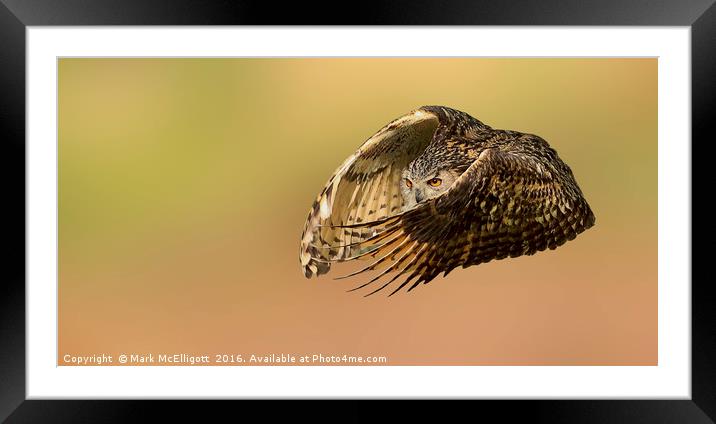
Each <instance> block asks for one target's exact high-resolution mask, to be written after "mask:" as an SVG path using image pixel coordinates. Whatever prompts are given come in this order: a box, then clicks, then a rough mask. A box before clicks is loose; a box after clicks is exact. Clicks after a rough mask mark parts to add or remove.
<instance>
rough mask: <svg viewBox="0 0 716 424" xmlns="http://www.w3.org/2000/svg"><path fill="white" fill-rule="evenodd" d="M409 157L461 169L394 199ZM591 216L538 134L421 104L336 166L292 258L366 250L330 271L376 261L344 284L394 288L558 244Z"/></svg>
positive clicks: (307, 266)
mask: <svg viewBox="0 0 716 424" xmlns="http://www.w3.org/2000/svg"><path fill="white" fill-rule="evenodd" d="M416 158H419V159H418V160H416ZM408 166H411V167H420V166H423V167H425V168H426V169H427V168H434V167H435V166H442V167H449V168H453V169H460V170H461V174H460V175H459V177H458V178H457V179H456V180H455V181H454V182H453V183H452V185H451V186H450V187H449V188H448V189H447V190H445V191H444V192H442V193H441V194H440V195H439V196H437V197H434V198H431V199H429V200H426V201H423V202H420V203H418V204H416V205H412V206H410V207H404V206H405V201H404V199H403V196H401V194H400V190H399V189H398V187H399V185H400V184H401V180H402V177H401V172H402V170H404V169H406V167H408ZM594 222H595V218H594V214H593V213H592V211H591V209H590V207H589V205H588V203H587V201H586V200H585V199H584V196H583V194H582V192H581V190H580V188H579V186H578V185H577V183H576V181H575V178H574V175H573V174H572V171H571V169H570V168H569V167H568V166H567V165H566V164H565V163H564V162H563V161H562V160H561V159H560V158H559V156H558V155H557V152H556V151H555V150H554V149H552V148H551V147H550V146H549V145H548V143H547V142H546V141H545V140H544V139H542V138H541V137H539V136H536V135H533V134H526V133H521V132H517V131H508V130H497V129H493V128H491V127H489V126H487V125H485V124H483V123H482V122H480V121H478V120H476V119H475V118H473V117H471V116H470V115H468V114H466V113H465V112H461V111H458V110H455V109H451V108H447V107H444V106H423V107H421V108H419V109H416V110H414V111H412V112H411V113H409V114H407V115H404V116H402V117H400V118H398V119H396V120H394V121H392V122H390V123H389V124H388V125H386V126H385V127H383V128H382V129H380V130H379V131H378V132H377V133H376V134H374V135H373V136H372V137H370V138H369V139H368V140H367V141H366V142H365V143H364V144H363V145H362V146H361V147H360V148H359V149H358V150H357V151H356V152H355V153H354V154H353V155H351V156H350V157H349V158H348V159H346V160H345V161H344V163H343V164H341V166H339V167H338V169H337V170H336V172H335V173H334V174H333V175H332V176H331V178H330V179H329V180H328V183H327V184H326V186H325V187H324V189H323V190H321V192H320V194H319V195H318V197H317V198H316V200H315V201H314V203H313V206H312V208H311V209H310V210H309V213H308V217H307V220H306V224H305V227H304V230H303V234H302V237H301V244H300V262H301V266H302V269H303V273H304V275H305V276H306V277H307V278H310V277H312V276H314V275H316V276H319V275H322V274H325V273H327V272H329V270H330V268H331V265H332V264H333V263H337V262H346V261H353V260H358V259H364V260H365V259H368V260H370V262H369V263H368V264H367V265H366V266H364V267H363V268H361V269H359V270H358V271H355V272H353V273H351V274H348V275H346V276H343V277H339V278H347V277H353V276H355V275H359V274H362V273H364V272H368V271H372V270H381V272H380V273H379V274H378V275H377V276H375V277H373V278H372V279H371V280H369V281H368V282H366V283H364V284H362V285H360V286H358V287H355V288H354V289H353V290H355V289H360V288H364V287H367V286H371V285H373V284H377V287H376V288H375V289H373V290H372V291H370V292H369V293H368V294H367V295H370V294H373V293H376V292H379V291H381V290H383V289H386V288H388V287H390V286H391V285H394V286H395V287H394V288H392V291H391V293H390V294H391V295H392V294H394V293H396V292H398V291H400V290H401V289H403V288H406V290H407V291H411V290H413V289H414V288H415V287H417V286H418V285H420V283H424V284H426V283H428V282H430V281H432V280H433V279H434V278H435V277H436V276H438V275H439V274H440V273H443V275H444V276H446V275H447V274H448V273H449V272H450V271H452V270H453V269H455V268H457V267H463V268H466V267H468V266H472V265H478V264H481V263H485V262H489V261H491V260H495V259H504V258H507V257H512V258H514V257H518V256H522V255H532V254H534V253H536V252H538V251H543V250H546V249H556V248H557V247H559V246H561V245H562V244H564V243H566V242H567V241H569V240H573V239H574V238H575V237H576V236H577V235H578V234H580V233H581V232H583V231H585V230H586V229H588V228H590V227H592V226H593V225H594ZM391 273H392V274H393V275H392V276H391V275H390V274H391ZM401 278H402V281H400V282H398V281H399V279H401ZM381 279H385V280H387V281H385V282H384V283H382V284H380V283H379V280H381Z"/></svg>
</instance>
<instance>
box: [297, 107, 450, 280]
mask: <svg viewBox="0 0 716 424" xmlns="http://www.w3.org/2000/svg"><path fill="white" fill-rule="evenodd" d="M438 124H439V121H438V117H437V116H436V115H435V114H434V113H431V112H428V111H425V110H422V109H417V110H415V111H413V112H411V113H409V114H407V115H404V116H402V117H400V118H398V119H396V120H394V121H392V122H390V123H389V124H388V125H386V126H385V127H383V128H381V129H380V130H379V131H378V132H377V133H376V134H374V135H373V136H372V137H370V138H369V139H368V140H367V141H366V142H365V143H363V145H362V146H360V147H359V148H358V150H357V151H356V152H355V153H354V154H353V155H351V156H350V157H349V158H348V159H346V160H345V161H344V162H343V163H342V164H341V165H340V166H339V167H338V169H337V170H336V171H335V173H334V174H333V175H332V176H331V177H330V179H329V180H328V182H327V183H326V186H325V187H324V189H323V190H322V191H321V193H320V194H319V195H318V197H317V198H316V200H315V201H314V203H313V206H312V207H311V209H310V210H309V212H308V217H307V219H306V224H305V226H304V229H303V234H302V236H301V246H300V261H301V266H302V268H303V272H304V274H305V276H306V277H311V276H313V275H321V274H325V273H326V272H328V271H329V270H330V265H331V262H332V261H335V260H336V259H342V260H345V259H348V258H352V257H354V256H355V254H356V250H357V252H358V254H360V252H361V250H362V249H363V247H354V246H353V244H354V243H356V242H357V243H362V242H363V241H365V240H367V239H369V238H370V237H372V236H373V235H374V234H375V231H376V230H377V228H373V226H371V225H362V226H360V225H359V226H356V225H355V224H361V223H367V222H370V221H372V220H376V219H377V220H380V219H384V218H386V217H390V216H394V215H396V214H398V213H400V212H401V211H402V207H403V199H402V196H396V195H395V194H396V193H397V192H398V191H397V187H398V184H399V183H400V175H401V174H400V171H401V170H402V169H403V168H404V167H405V166H406V165H407V164H408V163H410V161H412V160H413V159H414V158H416V157H417V156H418V155H419V154H420V153H421V152H422V151H423V150H424V149H425V148H426V147H427V145H428V143H429V142H430V140H431V139H432V137H433V134H434V133H435V130H436V129H437V127H438ZM356 199H359V200H358V201H356ZM378 211H383V212H385V213H382V212H381V213H378ZM386 211H387V212H386ZM349 228H353V230H348V229H349ZM343 245H350V246H349V247H337V246H343Z"/></svg>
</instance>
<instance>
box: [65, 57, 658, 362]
mask: <svg viewBox="0 0 716 424" xmlns="http://www.w3.org/2000/svg"><path fill="white" fill-rule="evenodd" d="M426 104H438V105H445V106H450V107H453V108H456V109H460V110H463V111H465V112H467V113H469V114H471V115H472V116H474V117H475V118H477V119H479V120H481V121H483V122H484V123H486V124H488V125H490V126H492V127H495V128H503V129H512V130H518V131H522V132H530V133H535V134H538V135H540V136H541V137H543V138H545V139H546V140H547V141H548V142H549V143H550V144H551V146H553V147H554V148H556V149H557V151H558V152H559V155H560V157H561V158H562V159H563V160H564V161H565V162H566V163H567V164H568V165H569V166H570V167H571V168H572V170H573V172H574V174H575V176H576V179H577V182H578V183H579V185H580V187H581V188H582V191H583V192H584V194H585V196H586V198H587V200H588V202H589V203H590V205H591V207H592V209H593V211H594V213H595V215H596V225H595V227H593V228H591V229H590V230H588V231H586V232H585V233H583V234H581V235H580V236H578V237H577V239H575V240H574V241H571V242H568V243H567V244H565V245H563V246H562V247H560V248H558V249H557V250H555V251H547V252H540V253H538V254H536V255H534V256H527V257H520V258H515V259H506V260H501V261H493V262H490V263H488V264H483V265H479V266H475V267H470V268H467V269H456V270H455V271H453V272H452V273H451V274H450V275H449V276H448V277H447V278H442V277H438V278H436V279H435V280H433V281H432V282H431V283H430V284H428V285H425V286H421V287H418V288H416V290H413V291H411V292H410V293H407V294H406V293H398V294H396V295H395V296H392V297H390V298H387V297H386V296H385V294H380V293H379V294H377V295H374V296H370V297H368V298H364V297H362V294H364V293H363V292H353V293H346V292H345V291H346V290H347V289H350V288H352V287H355V286H356V285H358V284H359V283H362V282H365V281H367V280H366V279H365V277H364V276H359V277H354V278H352V279H348V280H333V277H335V276H338V275H341V274H343V272H341V271H343V269H341V268H336V269H334V270H333V271H332V272H331V273H330V274H328V275H327V276H324V277H321V278H319V279H311V280H307V279H305V278H304V277H303V275H302V273H301V269H300V265H299V260H298V253H299V241H300V236H301V231H302V229H303V224H304V220H305V218H306V214H307V212H308V210H309V208H310V206H311V204H312V202H313V200H314V198H315V196H316V195H317V194H318V192H319V190H320V189H321V188H322V187H323V185H324V183H325V182H326V180H327V179H328V177H329V176H330V175H331V173H332V172H333V171H334V170H335V168H336V167H337V166H338V165H339V164H340V163H341V162H342V161H343V160H344V159H345V158H346V157H347V156H348V155H350V154H351V153H352V152H353V151H354V150H355V149H356V148H358V146H360V145H361V144H362V143H363V142H364V141H365V140H366V139H367V138H368V137H370V136H371V135H372V134H373V133H374V132H375V131H377V130H378V129H380V128H381V127H382V126H383V125H385V124H387V123H388V122H389V121H390V120H392V119H394V118H397V117H398V116H401V115H403V114H405V113H407V112H409V111H411V110H412V109H415V108H417V107H419V106H422V105H426ZM58 138H59V147H58V155H59V159H58V160H59V188H58V190H59V352H58V353H59V355H60V357H61V356H62V355H64V354H71V355H93V354H101V353H105V354H112V355H118V354H119V353H155V354H157V353H187V354H196V355H203V354H210V355H211V354H224V353H227V354H237V353H238V354H242V355H244V356H247V355H250V354H256V355H266V354H272V353H274V354H282V353H284V354H292V355H297V356H298V355H304V354H314V353H316V354H318V353H321V354H324V355H342V354H348V355H371V356H372V355H378V356H385V357H387V359H388V362H387V364H388V365H656V363H657V61H656V59H603V58H599V59H483V58H426V59H415V58H395V59H389V58H299V59H59V135H58ZM58 364H60V365H62V364H63V363H62V362H61V361H59V358H58Z"/></svg>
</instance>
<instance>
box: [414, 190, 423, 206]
mask: <svg viewBox="0 0 716 424" xmlns="http://www.w3.org/2000/svg"><path fill="white" fill-rule="evenodd" d="M423 199H425V197H423V192H422V191H420V190H418V189H415V202H416V203H420V202H422V201H423Z"/></svg>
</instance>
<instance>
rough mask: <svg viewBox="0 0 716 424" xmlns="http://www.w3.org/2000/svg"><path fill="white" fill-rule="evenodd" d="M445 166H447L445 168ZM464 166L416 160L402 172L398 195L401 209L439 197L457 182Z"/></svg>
mask: <svg viewBox="0 0 716 424" xmlns="http://www.w3.org/2000/svg"><path fill="white" fill-rule="evenodd" d="M445 165H447V166H445ZM465 169H466V167H465V166H453V164H450V163H448V164H441V163H439V162H438V161H430V160H424V159H421V158H418V159H416V160H414V161H413V162H411V163H410V164H409V165H408V166H407V167H406V168H405V169H404V170H403V172H402V175H401V176H402V178H401V180H400V193H401V195H402V196H403V209H410V208H412V207H413V206H415V205H417V204H419V203H422V202H425V201H428V200H430V199H433V198H435V197H438V196H440V195H441V194H442V193H444V192H445V191H447V190H448V189H449V188H450V186H452V184H453V183H454V182H455V180H457V179H458V178H459V177H460V175H461V174H462V173H463V171H464V170H465Z"/></svg>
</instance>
